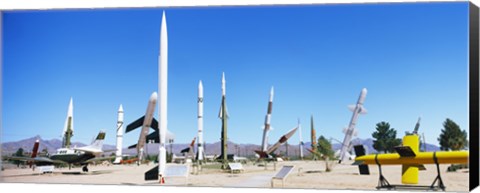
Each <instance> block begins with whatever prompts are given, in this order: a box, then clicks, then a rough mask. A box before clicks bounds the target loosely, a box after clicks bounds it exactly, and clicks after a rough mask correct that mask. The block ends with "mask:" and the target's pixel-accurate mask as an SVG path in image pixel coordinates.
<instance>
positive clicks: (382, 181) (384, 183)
mask: <svg viewBox="0 0 480 193" xmlns="http://www.w3.org/2000/svg"><path fill="white" fill-rule="evenodd" d="M375 162H376V163H377V165H378V173H379V178H378V186H377V190H380V189H382V188H386V189H388V190H391V189H395V186H392V185H390V183H389V182H388V181H387V179H386V178H385V176H383V173H382V165H380V163H379V162H378V154H377V155H375Z"/></svg>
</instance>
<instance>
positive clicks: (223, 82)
mask: <svg viewBox="0 0 480 193" xmlns="http://www.w3.org/2000/svg"><path fill="white" fill-rule="evenodd" d="M226 95H227V86H226V81H225V72H223V73H222V104H221V105H220V111H219V113H218V118H220V119H222V118H223V115H222V113H224V112H223V103H225V99H226ZM225 115H226V117H227V118H228V109H227V105H226V104H225Z"/></svg>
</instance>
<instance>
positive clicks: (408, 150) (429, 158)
mask: <svg viewBox="0 0 480 193" xmlns="http://www.w3.org/2000/svg"><path fill="white" fill-rule="evenodd" d="M418 144H419V141H418V135H407V136H405V137H404V138H403V146H399V147H395V150H396V151H397V153H388V154H370V155H364V156H358V157H357V158H355V162H354V163H353V164H354V165H379V166H380V165H402V183H403V184H418V171H419V170H425V166H423V164H437V167H438V164H464V163H468V156H469V152H468V151H438V152H419V151H418ZM441 186H443V184H442V185H441Z"/></svg>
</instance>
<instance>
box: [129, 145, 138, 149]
mask: <svg viewBox="0 0 480 193" xmlns="http://www.w3.org/2000/svg"><path fill="white" fill-rule="evenodd" d="M136 147H137V144H133V145H131V146H128V149H133V148H136Z"/></svg>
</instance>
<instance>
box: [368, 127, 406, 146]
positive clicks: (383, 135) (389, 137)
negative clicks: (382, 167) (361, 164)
mask: <svg viewBox="0 0 480 193" xmlns="http://www.w3.org/2000/svg"><path fill="white" fill-rule="evenodd" d="M376 130H377V131H375V132H373V133H372V137H373V138H374V139H376V140H373V148H374V149H375V150H377V151H378V152H385V153H386V152H394V147H395V146H398V145H400V144H401V143H402V140H401V139H397V131H396V130H395V128H390V124H389V123H388V122H385V121H382V122H380V123H377V125H376Z"/></svg>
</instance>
